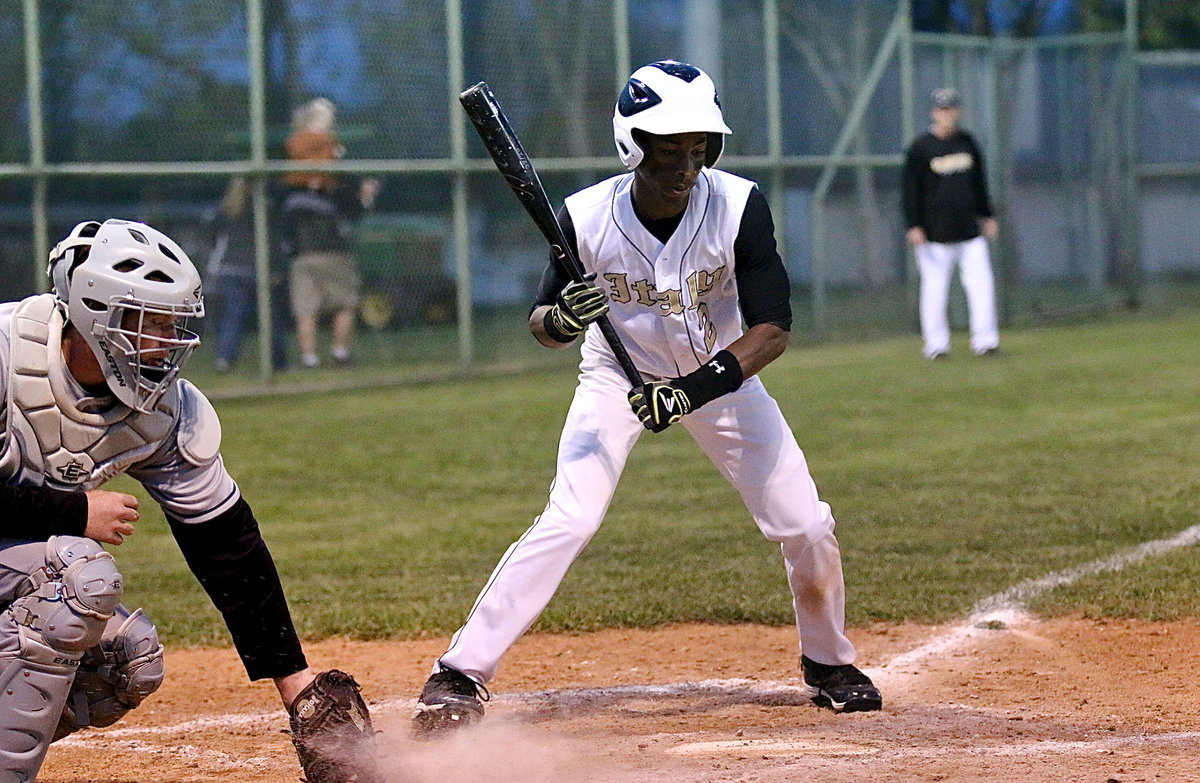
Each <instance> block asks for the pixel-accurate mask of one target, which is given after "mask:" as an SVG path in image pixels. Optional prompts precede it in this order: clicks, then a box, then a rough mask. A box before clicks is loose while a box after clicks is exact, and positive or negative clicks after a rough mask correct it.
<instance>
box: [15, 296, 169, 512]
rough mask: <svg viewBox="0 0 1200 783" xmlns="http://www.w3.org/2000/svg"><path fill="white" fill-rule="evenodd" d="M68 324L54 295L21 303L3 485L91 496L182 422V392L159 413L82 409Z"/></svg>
mask: <svg viewBox="0 0 1200 783" xmlns="http://www.w3.org/2000/svg"><path fill="white" fill-rule="evenodd" d="M63 325H64V319H63V315H62V311H61V309H60V308H59V306H58V304H57V300H56V299H55V297H54V296H53V295H52V294H42V295H40V296H33V297H30V298H28V299H26V300H25V301H23V302H21V303H20V305H18V307H17V309H16V311H15V312H14V313H13V321H12V326H11V335H10V339H11V343H12V345H11V354H10V356H9V362H8V365H9V366H8V398H7V399H6V400H5V401H4V402H5V405H6V408H7V419H8V422H7V423H8V427H7V429H8V432H7V437H6V438H5V442H4V444H3V446H2V447H0V481H4V482H6V483H8V484H16V485H25V486H29V485H35V486H43V485H44V486H48V487H52V488H54V489H64V490H78V489H83V490H85V491H86V490H90V489H95V488H96V487H99V486H100V485H101V484H103V483H104V482H105V481H107V480H108V479H110V478H112V477H113V476H116V475H119V474H121V473H124V472H125V471H126V470H127V469H128V468H129V467H130V466H131V465H134V464H135V463H137V462H139V461H141V460H143V459H145V458H146V457H149V456H150V455H151V454H153V453H154V452H155V451H157V450H158V449H159V447H160V446H162V444H163V442H164V441H165V440H166V439H167V438H168V437H169V436H170V435H171V433H172V431H173V430H174V429H175V426H176V422H177V421H178V419H179V409H180V405H179V386H178V384H176V385H175V386H173V387H172V388H171V389H170V391H168V392H167V393H166V394H164V395H163V397H162V399H161V400H160V401H159V403H158V406H157V407H156V408H155V410H154V412H153V413H139V412H137V411H135V410H133V409H132V408H129V407H127V406H125V405H122V404H120V403H116V404H113V405H112V406H111V407H109V408H107V409H106V410H104V411H101V412H96V413H92V412H88V411H86V410H80V407H81V405H80V403H82V402H84V401H85V400H86V399H87V398H81V397H80V395H79V393H78V392H77V391H76V387H75V386H74V385H73V384H72V382H71V381H70V379H69V378H68V377H67V368H66V364H65V362H64V361H63V357H62V350H61V348H60V346H61V345H62V330H63Z"/></svg>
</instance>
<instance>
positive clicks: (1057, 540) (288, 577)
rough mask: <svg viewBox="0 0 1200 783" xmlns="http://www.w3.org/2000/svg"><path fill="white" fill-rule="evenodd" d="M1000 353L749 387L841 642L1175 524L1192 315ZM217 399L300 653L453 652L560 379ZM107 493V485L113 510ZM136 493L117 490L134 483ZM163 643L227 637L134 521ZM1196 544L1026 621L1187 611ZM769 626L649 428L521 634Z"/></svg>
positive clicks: (729, 519)
mask: <svg viewBox="0 0 1200 783" xmlns="http://www.w3.org/2000/svg"><path fill="white" fill-rule="evenodd" d="M1004 342H1005V349H1006V351H1007V352H1008V355H1007V356H1006V357H1003V358H1000V359H996V360H981V359H976V358H974V357H971V356H970V355H969V353H968V352H967V351H966V350H965V348H964V346H963V343H965V337H964V336H962V335H956V349H957V353H956V355H955V356H954V358H952V359H951V360H950V361H948V362H939V363H931V362H928V361H925V360H923V359H921V358H920V354H919V345H918V341H917V339H916V338H915V337H912V336H910V337H906V338H902V339H888V340H881V341H877V342H868V343H852V344H836V345H833V344H831V345H821V346H815V347H809V346H805V345H803V344H802V343H801V342H800V341H799V340H798V341H797V344H795V345H794V346H793V348H792V349H791V350H790V351H789V352H788V353H787V354H785V355H784V357H783V358H781V359H780V360H779V361H777V362H776V363H775V364H773V365H772V366H771V367H769V368H768V369H767V370H766V371H765V372H764V374H763V375H764V379H765V381H766V383H767V385H768V388H770V389H771V391H772V392H773V393H774V395H775V396H776V398H777V399H778V400H779V401H780V404H781V405H782V406H783V409H784V411H785V413H786V414H787V416H788V419H789V421H790V422H791V425H792V428H793V430H794V431H795V433H796V436H797V438H798V439H799V441H800V444H801V446H802V448H804V450H805V452H806V454H807V456H808V459H809V463H810V467H811V469H812V472H813V475H814V477H815V478H816V481H817V484H818V487H819V488H820V490H821V493H822V495H823V496H824V498H825V499H826V500H828V501H829V502H830V504H831V505H832V506H833V509H834V514H835V516H836V518H837V519H838V524H839V528H838V530H839V538H840V540H841V544H842V552H843V558H844V562H845V569H846V581H847V587H848V607H847V614H848V621H849V622H850V624H851V625H856V624H863V623H867V622H870V621H876V620H884V621H906V620H907V621H922V622H928V621H934V622H936V621H947V620H952V619H954V618H957V617H961V616H963V615H965V614H966V613H967V612H968V611H969V610H970V608H971V606H972V605H973V603H974V602H975V601H977V600H979V599H980V598H982V597H985V596H987V595H990V594H992V593H995V592H998V591H1000V590H1003V589H1004V588H1006V587H1008V586H1010V585H1012V584H1013V583H1014V582H1016V581H1018V580H1020V579H1023V578H1029V577H1038V576H1042V575H1044V574H1047V573H1050V572H1053V571H1056V570H1059V569H1063V568H1067V567H1070V566H1074V565H1079V564H1082V563H1086V562H1089V561H1092V560H1095V559H1097V558H1100V557H1103V556H1105V555H1107V554H1111V553H1113V552H1116V551H1119V550H1121V549H1123V548H1125V547H1129V546H1131V545H1135V544H1137V543H1140V542H1143V541H1147V540H1151V539H1158V538H1164V537H1168V536H1170V535H1172V534H1174V533H1177V532H1178V531H1180V530H1183V529H1185V528H1187V527H1189V526H1191V525H1193V524H1196V522H1197V517H1196V511H1195V510H1196V507H1197V500H1198V499H1200V464H1198V462H1200V461H1198V460H1197V455H1198V454H1200V402H1198V400H1200V369H1198V368H1197V356H1198V355H1200V350H1198V348H1200V314H1198V313H1196V312H1194V311H1193V312H1190V313H1187V314H1185V315H1175V316H1172V317H1169V318H1160V319H1154V320H1152V319H1146V318H1136V317H1121V318H1114V319H1111V320H1103V321H1094V322H1087V323H1078V324H1073V325H1068V326H1059V327H1055V328H1047V329H1030V330H1021V331H1008V332H1006V333H1005V334H1004ZM548 364H549V365H550V366H551V367H552V368H553V369H551V370H548V371H547V372H541V373H534V374H524V375H519V376H513V377H490V378H482V379H477V380H469V381H456V382H446V383H437V384H428V385H418V386H404V387H394V388H389V389H377V390H371V391H354V392H340V393H329V394H319V395H318V394H313V395H302V396H298V397H293V398H291V399H289V400H284V399H282V398H259V399H246V400H224V401H220V402H218V403H217V407H218V411H219V412H220V414H221V417H222V421H223V424H224V431H225V439H224V445H223V453H224V457H225V461H226V464H227V465H228V467H229V468H230V470H231V472H232V473H233V474H234V476H235V478H237V479H238V482H239V484H240V485H241V486H242V489H243V492H244V494H245V496H246V497H247V499H248V500H249V501H250V503H251V505H252V506H253V507H254V508H255V511H256V512H257V515H258V517H259V520H260V522H261V524H262V527H263V529H264V533H265V536H266V538H267V541H268V543H269V544H270V546H271V548H272V551H273V552H274V554H275V557H276V560H277V561H278V563H279V566H280V570H281V572H282V575H283V579H284V583H285V586H286V588H287V590H288V595H289V598H290V601H291V604H292V607H293V610H294V613H295V615H296V618H297V622H298V624H299V626H300V630H301V633H302V634H303V635H304V636H306V637H308V638H315V637H321V636H328V635H345V636H348V637H353V638H383V637H392V636H394V637H419V636H429V635H444V634H447V633H449V632H450V631H452V630H453V629H454V628H455V627H457V625H458V624H459V622H460V621H461V620H462V618H463V617H464V616H465V613H466V611H467V610H468V609H469V607H470V605H471V602H472V600H473V599H474V596H475V594H476V592H477V590H478V589H479V587H480V586H481V585H482V584H483V582H484V581H485V580H486V578H487V576H488V574H489V573H490V571H491V568H492V566H493V565H494V564H495V562H496V560H497V559H498V558H499V556H500V555H501V554H502V553H503V551H504V550H505V548H506V547H507V546H508V544H509V543H510V542H511V541H512V540H513V539H515V538H516V537H517V536H518V535H520V533H521V532H522V531H523V530H524V529H525V527H527V526H528V525H529V524H530V522H531V521H532V520H533V518H534V516H535V515H536V514H537V513H538V512H539V511H540V510H541V508H542V506H543V504H544V502H545V497H546V491H547V488H548V486H549V483H550V480H551V478H552V472H553V461H554V452H555V448H556V444H557V438H558V433H559V429H560V426H561V423H562V417H563V414H564V413H565V410H566V407H567V404H568V402H569V400H570V396H571V393H572V389H573V388H574V383H575V379H574V372H573V371H570V370H563V369H562V362H561V361H557V360H554V361H550V362H549V363H548ZM134 486H135V485H134V484H133V482H131V481H130V480H129V479H127V478H122V479H120V480H118V482H117V483H116V484H115V485H114V486H113V488H123V489H127V490H129V489H132V488H133V487H134ZM139 491H140V490H139ZM116 554H117V558H118V563H119V564H120V565H121V568H122V572H123V573H124V574H125V575H126V577H127V581H128V595H127V598H128V601H127V603H129V604H130V605H131V606H136V605H141V606H144V607H145V608H146V610H147V611H148V612H149V613H150V615H151V616H152V617H153V618H154V619H155V620H156V622H157V623H158V625H159V627H160V629H161V631H162V633H163V637H164V640H165V641H167V643H169V644H176V645H179V644H196V643H218V644H224V643H226V634H225V631H224V628H223V626H222V625H221V622H220V618H219V616H218V615H217V614H216V612H215V610H213V609H212V607H211V605H210V604H209V603H208V601H207V598H205V597H204V595H203V593H202V592H201V591H200V589H199V587H198V586H197V585H196V583H195V580H194V579H193V577H192V576H191V575H190V573H189V572H188V571H187V569H186V567H185V566H184V564H183V560H182V557H181V556H180V554H179V552H178V549H177V548H176V547H175V545H174V542H173V541H172V540H171V539H170V534H169V533H168V532H167V529H166V525H165V523H164V522H163V520H162V517H161V515H160V514H159V513H158V512H157V509H155V510H153V511H152V512H151V513H148V514H147V515H146V518H145V519H144V521H143V522H142V523H141V526H140V528H139V530H138V532H137V534H136V535H135V536H133V538H131V539H130V540H129V541H128V542H127V543H126V544H125V545H124V546H122V547H120V548H119V550H117V552H116ZM1198 596H1200V563H1198V561H1197V557H1196V552H1195V550H1194V548H1192V549H1189V550H1184V551H1176V552H1174V553H1172V554H1168V555H1165V556H1163V557H1161V558H1157V559H1151V560H1148V561H1146V562H1144V563H1142V564H1140V565H1139V566H1137V567H1135V568H1132V569H1129V570H1126V571H1123V572H1121V573H1118V574H1111V575H1107V576H1098V577H1091V578H1088V579H1085V580H1083V581H1081V582H1080V583H1078V584H1076V585H1074V586H1072V587H1069V588H1063V589H1059V590H1056V591H1053V592H1051V593H1049V594H1047V595H1046V596H1044V597H1042V598H1041V599H1039V600H1038V601H1037V602H1036V604H1035V608H1036V609H1037V610H1038V611H1042V612H1046V613H1059V612H1083V613H1087V614H1094V615H1120V616H1135V617H1147V618H1174V617H1180V616H1195V615H1197V614H1198V613H1200V608H1198V607H1200V599H1198ZM682 620H704V621H714V622H721V623H736V622H763V623H771V624H788V623H790V622H791V621H792V620H791V611H790V606H789V602H788V597H787V594H786V590H785V583H784V574H783V567H782V563H781V561H780V559H779V555H778V552H777V551H776V549H775V547H774V546H773V545H771V544H769V543H768V542H766V541H765V540H764V539H763V538H762V537H761V536H760V535H759V533H758V531H757V529H756V528H755V527H754V526H753V523H752V522H751V521H750V519H749V517H748V515H747V514H746V512H745V510H744V508H743V507H742V506H741V504H740V502H739V501H738V499H737V497H736V495H735V494H734V492H733V490H732V489H731V488H730V487H729V486H728V485H726V484H725V483H724V482H723V481H722V480H721V479H720V478H719V477H718V476H717V475H716V473H715V472H714V470H713V469H712V467H711V466H710V465H709V464H708V463H707V461H706V460H705V458H704V457H703V456H702V455H701V454H700V453H699V451H698V449H696V448H695V447H694V446H693V445H692V444H691V442H690V441H689V440H688V439H687V436H686V434H685V433H684V432H682V431H681V430H669V431H667V432H666V433H663V434H661V435H657V436H651V435H649V434H647V435H646V436H645V437H644V438H643V440H642V442H641V443H640V444H639V446H638V448H637V449H636V450H635V451H634V454H633V456H632V458H631V460H630V463H629V466H628V468H627V470H626V474H625V477H624V479H623V482H622V484H621V486H620V488H619V489H618V492H617V496H616V499H615V501H614V503H613V506H612V509H611V512H610V513H609V516H608V519H607V521H606V523H605V526H604V527H603V528H602V529H601V531H600V533H599V534H598V535H597V536H596V538H595V539H594V540H593V541H592V543H591V545H590V546H589V547H588V549H587V550H586V551H585V552H584V555H583V556H582V558H581V559H580V560H579V561H578V562H577V563H576V565H575V567H574V568H573V569H572V570H571V572H570V573H569V574H568V576H567V579H566V581H565V582H564V584H563V586H562V589H561V590H560V591H559V594H558V595H557V596H556V598H555V599H554V601H553V602H552V603H551V604H550V607H549V608H548V610H547V611H546V613H545V614H544V615H543V617H542V619H541V620H540V622H539V624H538V626H537V628H540V629H543V630H588V629H596V628H601V627H605V626H615V625H625V626H645V625H654V624H658V623H664V622H670V621H682Z"/></svg>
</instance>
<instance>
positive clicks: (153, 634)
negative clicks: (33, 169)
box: [0, 220, 383, 783]
mask: <svg viewBox="0 0 1200 783" xmlns="http://www.w3.org/2000/svg"><path fill="white" fill-rule="evenodd" d="M49 274H50V279H51V281H52V283H53V293H48V294H40V295H36V296H31V297H29V298H27V299H24V300H22V301H20V302H10V303H8V304H3V305H0V401H2V402H3V407H0V520H3V531H2V532H0V783H25V782H26V781H31V780H33V779H34V778H35V777H36V776H37V773H38V769H39V768H40V767H41V765H42V761H43V760H44V759H45V757H46V752H47V750H48V748H49V746H50V743H51V742H53V741H55V740H58V739H61V738H63V737H65V736H67V735H68V734H71V733H72V732H74V731H77V730H79V729H81V728H83V727H85V726H108V725H111V724H113V723H115V722H116V721H117V720H119V719H120V718H121V717H122V716H124V715H125V714H126V713H127V712H128V711H129V710H131V709H133V708H135V707H137V706H138V705H139V704H141V703H142V701H143V700H144V699H145V698H146V697H147V696H149V695H150V694H152V693H154V691H155V690H157V689H158V687H159V685H160V684H161V683H162V680H163V675H164V670H163V648H162V645H161V644H160V643H159V640H158V632H157V631H156V630H155V627H154V624H153V623H152V622H151V621H150V619H149V618H148V617H147V616H146V614H145V613H144V612H142V610H141V609H138V610H136V611H133V612H130V611H129V610H127V609H126V608H125V607H123V606H122V605H121V598H122V595H123V592H124V580H123V578H122V575H121V573H120V572H119V571H118V570H117V564H116V561H115V560H114V559H113V556H112V555H111V554H110V553H109V552H108V551H106V550H105V549H104V547H102V546H101V544H109V545H111V546H119V545H120V544H121V543H122V542H123V541H124V540H125V539H126V538H127V537H128V536H130V535H133V534H134V532H135V523H137V522H138V521H139V519H140V518H141V512H140V510H139V508H138V499H137V498H136V497H135V496H133V495H129V494H126V493H124V492H114V491H110V490H106V489H102V488H101V486H102V485H103V484H104V483H105V482H106V481H107V480H109V479H111V478H112V477H114V476H117V475H120V474H122V473H126V474H128V475H130V476H131V477H133V478H135V479H137V480H138V481H139V482H141V484H142V486H143V487H145V489H146V491H147V492H148V493H149V494H150V496H151V497H152V498H154V500H155V501H156V502H157V503H158V504H159V505H160V506H161V507H162V509H163V511H164V513H165V514H166V517H167V521H168V522H169V524H170V528H171V532H172V534H173V535H174V537H175V540H176V542H177V543H178V544H179V548H180V550H181V551H182V553H183V556H184V559H185V560H186V561H187V564H188V566H189V567H190V568H191V570H192V572H193V573H194V574H195V575H196V577H197V579H198V580H199V581H200V584H201V585H202V586H203V587H204V589H205V590H206V591H207V593H208V595H209V596H210V597H211V599H212V601H213V604H214V605H215V606H216V608H217V609H218V610H220V612H221V614H222V615H223V617H224V619H225V624H226V625H227V627H228V628H229V632H230V635H231V636H232V637H233V643H234V646H235V647H236V648H237V651H238V654H239V655H240V656H241V659H242V663H243V664H244V665H245V667H246V673H247V674H248V675H249V677H250V679H252V680H259V679H267V678H269V679H272V680H274V682H275V685H276V687H277V688H278V691H279V695H280V698H281V699H282V700H283V703H284V705H285V707H286V708H287V710H288V713H289V716H290V718H291V729H292V740H293V743H294V744H295V747H296V751H297V753H298V755H299V757H300V763H301V766H302V767H303V768H304V772H305V776H306V778H307V780H308V781H309V783H344V782H345V781H350V780H357V781H359V783H382V780H383V778H382V777H381V776H380V775H379V773H378V770H377V769H376V766H375V760H374V759H375V755H374V747H375V746H374V742H375V740H374V732H373V730H372V727H371V719H370V715H369V714H368V711H367V706H366V704H365V703H364V702H363V700H362V696H361V695H360V694H359V691H358V685H357V684H356V683H355V682H354V679H353V678H352V677H351V676H350V675H348V674H345V673H344V672H340V671H337V670H331V671H326V672H321V673H319V674H318V673H314V672H313V671H312V670H311V669H310V668H309V666H308V663H307V661H306V660H305V656H304V652H303V650H302V649H301V646H300V641H299V639H298V638H297V636H296V631H295V627H294V625H293V623H292V618H291V615H290V613H289V611H288V606H287V602H286V600H285V598H284V594H283V588H282V586H281V585H280V582H279V575H278V573H277V571H276V569H275V563H274V561H273V559H272V557H271V553H270V552H269V551H268V550H267V546H266V544H265V543H264V542H263V539H262V536H261V535H260V533H259V528H258V522H257V521H256V520H255V517H254V513H253V512H252V511H251V510H250V506H249V505H248V504H247V503H246V501H245V499H243V498H242V494H241V491H240V490H239V489H238V486H237V484H236V483H234V480H233V479H232V478H231V477H230V475H229V473H228V471H226V469H225V465H224V463H223V461H222V459H221V455H220V451H219V448H220V444H221V425H220V422H219V420H218V419H217V414H216V411H215V410H213V407H212V405H211V404H210V403H209V402H208V400H207V399H205V397H204V395H202V394H201V393H200V392H199V390H197V389H196V387H195V386H193V385H191V384H190V383H188V382H187V381H185V380H183V379H182V378H180V377H179V371H180V368H181V367H182V366H183V364H184V362H185V361H186V360H187V358H188V356H189V355H190V354H191V353H192V352H193V350H195V348H196V346H197V345H198V344H199V338H198V337H197V336H196V335H195V334H194V333H193V332H189V331H187V330H186V328H185V322H186V320H187V319H188V318H189V317H191V318H199V317H202V316H203V315H204V300H203V295H202V293H201V284H200V275H199V274H198V273H197V271H196V268H195V266H193V264H192V262H191V260H190V259H189V258H188V256H187V254H186V253H185V252H184V251H183V249H182V248H180V247H179V245H177V244H176V243H175V242H174V241H172V240H171V239H170V238H169V237H167V236H166V235H164V234H162V233H161V232H159V231H157V230H155V229H153V228H151V227H150V226H147V225H145V224H142V223H133V222H129V221H124V220H108V221H106V222H104V223H99V222H95V221H90V222H85V223H80V224H79V225H77V226H76V227H75V228H74V229H73V230H72V231H71V233H70V235H69V236H67V237H66V238H65V239H63V240H62V241H61V242H59V243H58V245H57V246H56V247H55V248H54V250H53V251H51V254H50V267H49ZM183 610H184V611H186V609H183ZM195 674H196V675H200V674H201V673H199V672H197V673H195Z"/></svg>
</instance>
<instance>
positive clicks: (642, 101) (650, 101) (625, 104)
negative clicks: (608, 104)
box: [617, 79, 662, 117]
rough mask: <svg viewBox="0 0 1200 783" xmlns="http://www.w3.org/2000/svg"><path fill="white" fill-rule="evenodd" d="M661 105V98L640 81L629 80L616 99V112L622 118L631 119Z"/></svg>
mask: <svg viewBox="0 0 1200 783" xmlns="http://www.w3.org/2000/svg"><path fill="white" fill-rule="evenodd" d="M660 103H662V98H661V97H660V96H659V94H658V93H656V92H655V91H654V90H652V89H650V88H649V87H648V86H646V83H645V82H643V81H642V80H641V79H630V80H629V83H628V84H626V85H625V89H624V90H622V91H621V97H620V98H618V99H617V111H619V112H620V113H621V116H622V117H632V116H633V115H635V114H637V113H638V112H642V111H645V110H646V109H649V108H651V107H653V106H657V105H658V104H660Z"/></svg>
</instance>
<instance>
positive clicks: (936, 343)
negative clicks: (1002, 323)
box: [916, 236, 1000, 357]
mask: <svg viewBox="0 0 1200 783" xmlns="http://www.w3.org/2000/svg"><path fill="white" fill-rule="evenodd" d="M916 255H917V268H918V270H919V271H920V274H921V304H920V310H921V337H922V338H924V341H925V347H924V353H925V356H927V357H933V356H936V355H938V354H942V353H948V352H949V351H950V320H949V316H948V315H947V312H946V310H947V307H948V305H949V301H950V278H951V276H952V275H953V274H954V267H955V265H956V264H957V265H958V270H959V272H958V274H959V279H960V280H961V281H962V287H963V291H964V292H965V293H966V295H967V310H968V319H969V325H970V331H971V350H972V351H974V352H975V353H977V354H979V353H983V352H984V351H987V350H989V349H991V348H997V347H999V345H1000V332H999V325H998V322H997V319H996V291H995V282H994V280H993V279H992V263H991V260H990V258H989V256H988V245H987V240H986V239H984V238H983V237H982V236H978V237H975V238H974V239H968V240H967V241H966V242H925V243H924V244H920V245H917V246H916Z"/></svg>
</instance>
